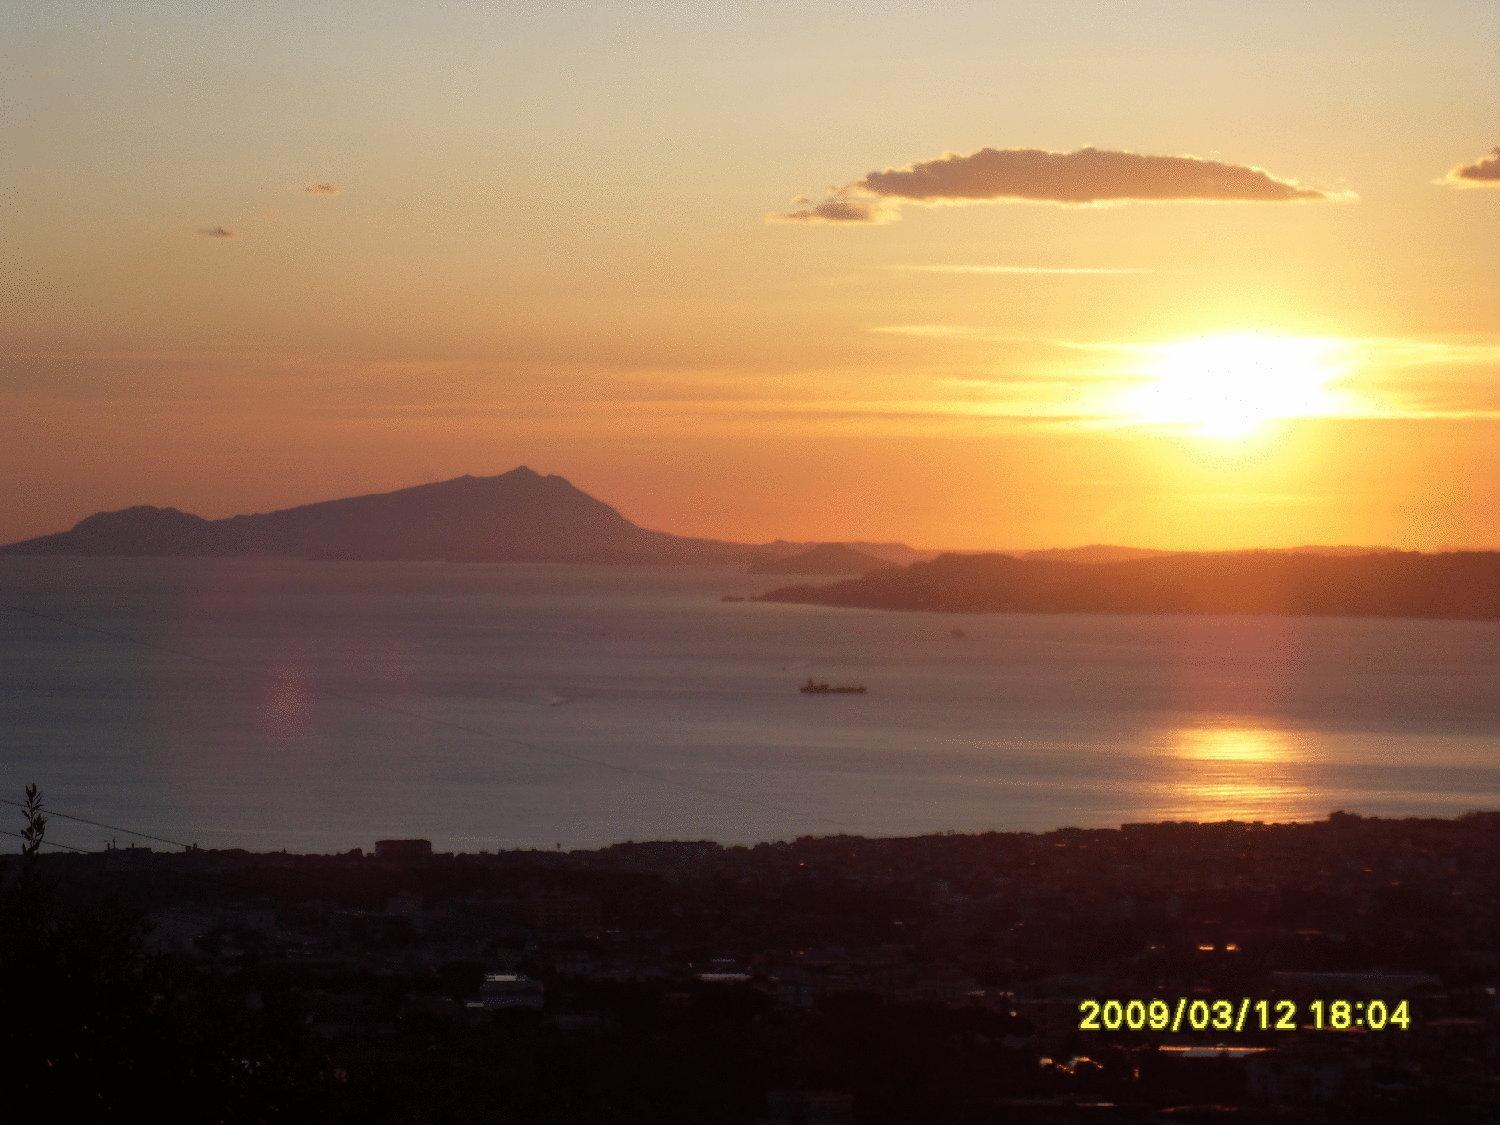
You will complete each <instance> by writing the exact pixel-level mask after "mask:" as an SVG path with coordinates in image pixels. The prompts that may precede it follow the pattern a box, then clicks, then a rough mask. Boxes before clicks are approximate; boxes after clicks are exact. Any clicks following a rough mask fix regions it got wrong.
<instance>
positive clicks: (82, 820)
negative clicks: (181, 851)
mask: <svg viewBox="0 0 1500 1125" xmlns="http://www.w3.org/2000/svg"><path fill="white" fill-rule="evenodd" d="M0 805H10V806H11V807H13V808H17V809H19V808H24V807H25V806H24V805H22V804H21V802H20V801H12V800H10V799H9V798H6V797H0ZM42 811H43V812H44V813H46V814H47V815H48V816H49V817H52V816H55V817H57V818H58V819H59V820H72V821H76V822H78V823H79V824H87V825H91V826H92V827H94V828H108V829H109V830H110V831H111V832H123V833H125V835H127V836H134V837H136V838H137V839H140V840H152V841H155V842H156V843H158V844H171V845H172V846H173V847H174V848H191V847H192V846H193V845H192V844H185V843H183V842H182V841H181V840H169V839H167V838H166V837H165V836H153V835H151V833H149V832H137V831H136V830H135V829H133V828H121V827H120V826H119V825H118V824H105V823H104V822H103V821H99V820H89V819H88V818H87V817H82V816H74V815H73V814H72V813H65V812H58V811H57V810H56V809H54V808H51V807H48V808H44V809H43V810H42Z"/></svg>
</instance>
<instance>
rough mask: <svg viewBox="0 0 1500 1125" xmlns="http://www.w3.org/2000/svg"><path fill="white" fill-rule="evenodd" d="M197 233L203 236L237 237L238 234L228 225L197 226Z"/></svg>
mask: <svg viewBox="0 0 1500 1125" xmlns="http://www.w3.org/2000/svg"><path fill="white" fill-rule="evenodd" d="M198 233H199V234H201V235H202V236H203V237H204V238H238V237H239V234H238V233H237V232H235V231H232V230H230V229H229V228H228V227H199V228H198Z"/></svg>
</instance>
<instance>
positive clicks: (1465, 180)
mask: <svg viewBox="0 0 1500 1125" xmlns="http://www.w3.org/2000/svg"><path fill="white" fill-rule="evenodd" d="M1441 182H1443V183H1447V184H1452V185H1453V186H1455V187H1493V188H1500V148H1496V149H1494V150H1492V151H1491V152H1489V153H1488V154H1486V155H1484V156H1481V157H1480V158H1479V159H1478V160H1471V161H1469V163H1467V164H1460V165H1458V167H1456V168H1453V169H1450V170H1449V172H1448V174H1447V175H1446V176H1445V177H1443V180H1442V181H1441Z"/></svg>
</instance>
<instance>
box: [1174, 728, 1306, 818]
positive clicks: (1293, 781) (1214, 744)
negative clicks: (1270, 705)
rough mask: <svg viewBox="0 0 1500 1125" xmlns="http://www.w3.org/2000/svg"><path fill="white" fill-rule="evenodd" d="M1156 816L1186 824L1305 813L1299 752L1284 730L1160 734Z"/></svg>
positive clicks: (1186, 730)
mask: <svg viewBox="0 0 1500 1125" xmlns="http://www.w3.org/2000/svg"><path fill="white" fill-rule="evenodd" d="M1162 745H1163V747H1164V750H1165V753H1164V755H1163V761H1162V765H1163V766H1164V767H1165V768H1164V770H1163V774H1164V776H1163V777H1162V781H1163V783H1164V786H1163V788H1164V791H1163V793H1162V795H1161V800H1162V804H1163V806H1164V807H1163V809H1162V813H1163V815H1167V816H1170V817H1173V818H1176V819H1189V820H1267V821H1271V820H1290V819H1295V818H1297V817H1298V816H1303V815H1306V810H1305V808H1304V801H1305V797H1306V794H1307V788H1306V786H1305V784H1303V783H1300V782H1299V776H1298V775H1299V774H1300V772H1301V771H1300V769H1299V768H1298V767H1300V766H1302V765H1303V764H1304V762H1305V757H1306V755H1305V753H1304V748H1303V747H1302V746H1301V744H1300V740H1299V739H1298V737H1297V736H1296V735H1295V734H1293V733H1292V732H1289V731H1284V730H1277V729H1275V728H1272V727H1259V726H1247V725H1212V726H1196V727H1180V728H1175V729H1173V730H1170V731H1166V732H1164V737H1163V739H1162Z"/></svg>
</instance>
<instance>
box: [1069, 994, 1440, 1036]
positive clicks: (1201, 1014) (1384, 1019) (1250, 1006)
mask: <svg viewBox="0 0 1500 1125" xmlns="http://www.w3.org/2000/svg"><path fill="white" fill-rule="evenodd" d="M1078 1016H1079V1019H1078V1030H1079V1031H1166V1032H1178V1031H1235V1032H1240V1031H1297V1030H1298V1029H1299V1028H1308V1029H1311V1030H1313V1031H1349V1030H1354V1029H1362V1030H1369V1031H1385V1030H1387V1029H1388V1028H1391V1029H1396V1030H1399V1031H1408V1030H1410V1029H1411V1001H1410V1000H1393V1001H1386V1000H1309V1001H1307V1002H1305V1003H1298V1002H1297V1001H1296V1000H1252V999H1250V998H1249V997H1241V998H1240V999H1238V1000H1227V999H1226V1000H1203V999H1197V1000H1190V999H1188V998H1187V997H1186V996H1179V997H1177V999H1176V1000H1166V999H1162V998H1157V999H1153V1000H1081V1001H1079V1004H1078Z"/></svg>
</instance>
